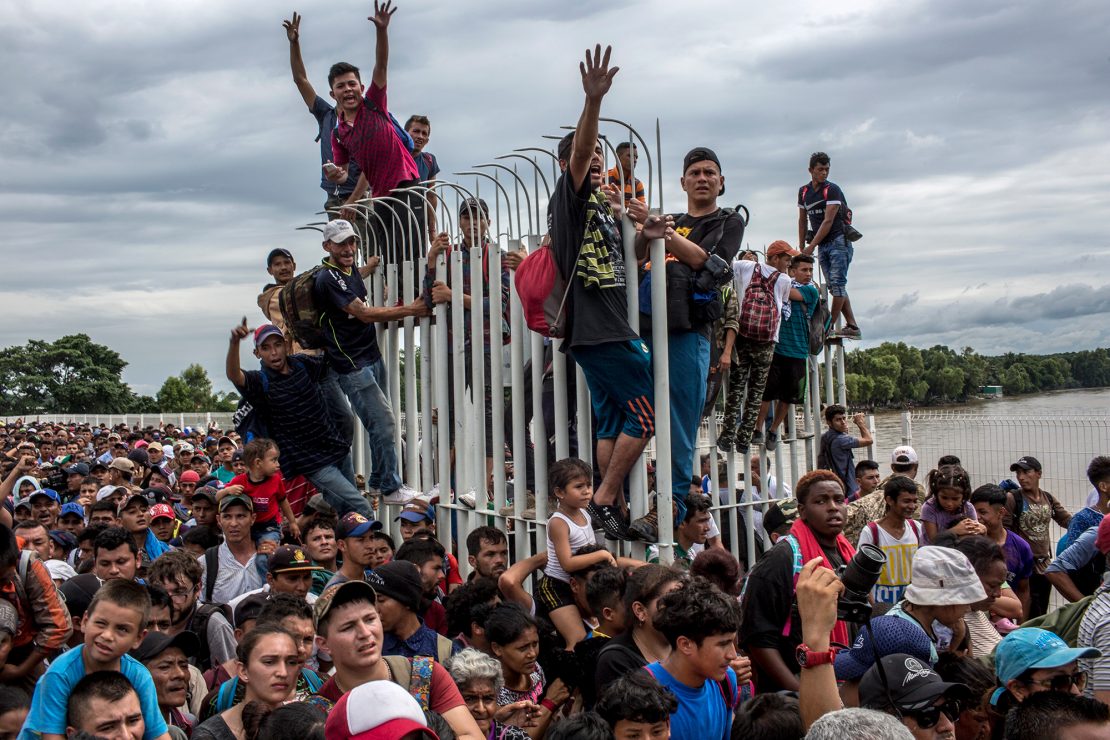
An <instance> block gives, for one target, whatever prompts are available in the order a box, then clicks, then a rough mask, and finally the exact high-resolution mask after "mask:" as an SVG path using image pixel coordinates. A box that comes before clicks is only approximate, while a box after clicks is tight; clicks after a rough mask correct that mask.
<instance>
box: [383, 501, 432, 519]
mask: <svg viewBox="0 0 1110 740" xmlns="http://www.w3.org/2000/svg"><path fill="white" fill-rule="evenodd" d="M401 519H404V520H405V521H406V522H412V523H413V524H419V523H420V522H434V521H435V520H436V509H435V506H433V505H432V504H430V503H428V502H427V501H425V500H424V499H420V498H414V499H413V500H412V501H409V502H408V503H407V504H405V506H404V508H402V509H401V513H400V514H398V515H397V516H396V517H394V519H393V521H395V522H396V521H400V520H401Z"/></svg>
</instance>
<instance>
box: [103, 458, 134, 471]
mask: <svg viewBox="0 0 1110 740" xmlns="http://www.w3.org/2000/svg"><path fill="white" fill-rule="evenodd" d="M108 470H118V471H120V472H122V473H127V474H129V475H134V473H135V463H133V462H131V461H130V460H128V459H127V458H126V457H117V458H116V459H115V460H112V462H110V463H108Z"/></svg>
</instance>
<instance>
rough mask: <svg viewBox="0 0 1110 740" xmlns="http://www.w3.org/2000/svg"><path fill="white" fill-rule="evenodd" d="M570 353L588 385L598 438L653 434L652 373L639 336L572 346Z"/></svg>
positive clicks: (642, 437)
mask: <svg viewBox="0 0 1110 740" xmlns="http://www.w3.org/2000/svg"><path fill="white" fill-rule="evenodd" d="M571 353H572V354H573V355H574V361H575V362H577V363H578V366H579V367H581V368H582V374H583V375H585V376H586V385H588V386H589V387H590V397H591V399H592V400H593V407H594V415H595V416H596V417H597V426H596V428H595V429H594V431H595V432H596V435H597V438H598V439H616V438H617V437H618V436H620V435H621V434H627V435H628V436H629V437H637V438H640V439H647V438H649V437H651V436H653V435H654V434H655V410H654V408H653V407H652V403H653V402H652V397H653V396H654V394H655V376H653V375H652V373H651V352H650V351H649V350H648V346H647V344H646V343H644V341H643V340H642V339H630V340H625V341H620V342H605V343H604V344H593V345H587V346H582V347H575V348H574V349H573V350H571Z"/></svg>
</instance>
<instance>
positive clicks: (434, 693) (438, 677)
mask: <svg viewBox="0 0 1110 740" xmlns="http://www.w3.org/2000/svg"><path fill="white" fill-rule="evenodd" d="M405 688H406V689H407V688H408V687H407V686H406V687H405ZM316 694H317V695H318V696H322V697H324V698H325V699H327V700H328V701H330V702H332V703H335V702H337V701H339V698H340V697H341V696H343V690H342V689H340V688H339V686H338V685H337V684H336V683H335V676H332V677H331V678H329V679H328V680H327V681H325V682H324V685H323V686H321V687H320V690H319V691H317V692H316ZM465 706H466V702H464V701H463V698H462V694H460V693H459V689H458V688H457V687H456V686H455V682H454V680H453V679H452V678H451V674H450V673H448V672H447V669H446V668H444V667H443V666H441V665H440V664H439V663H432V679H431V684H430V690H429V693H428V707H429V708H430V709H431V710H432V711H433V712H435V713H436V714H444V713H446V712H450V711H451V710H452V709H454V708H455V707H465Z"/></svg>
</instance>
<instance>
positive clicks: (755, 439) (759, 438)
mask: <svg viewBox="0 0 1110 740" xmlns="http://www.w3.org/2000/svg"><path fill="white" fill-rule="evenodd" d="M748 444H752V445H761V444H763V432H761V431H759V430H758V429H757V430H756V431H755V432H753V433H752V439H751V441H750V442H749V443H748Z"/></svg>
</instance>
